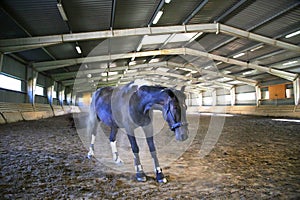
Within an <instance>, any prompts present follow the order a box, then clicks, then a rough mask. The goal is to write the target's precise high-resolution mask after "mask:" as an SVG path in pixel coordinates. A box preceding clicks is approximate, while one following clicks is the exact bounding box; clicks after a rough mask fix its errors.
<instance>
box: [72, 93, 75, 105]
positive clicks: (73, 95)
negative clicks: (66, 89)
mask: <svg viewBox="0 0 300 200" xmlns="http://www.w3.org/2000/svg"><path fill="white" fill-rule="evenodd" d="M72 105H73V106H75V105H76V94H74V91H73V92H72Z"/></svg>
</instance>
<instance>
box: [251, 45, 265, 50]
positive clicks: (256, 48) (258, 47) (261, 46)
mask: <svg viewBox="0 0 300 200" xmlns="http://www.w3.org/2000/svg"><path fill="white" fill-rule="evenodd" d="M263 47H264V45H259V46H257V47H254V48H253V49H251V50H250V51H256V50H258V49H261V48H263Z"/></svg>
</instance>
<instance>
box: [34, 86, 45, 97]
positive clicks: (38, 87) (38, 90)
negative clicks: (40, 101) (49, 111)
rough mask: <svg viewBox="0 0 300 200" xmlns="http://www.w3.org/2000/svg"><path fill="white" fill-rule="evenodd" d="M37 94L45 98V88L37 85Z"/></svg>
mask: <svg viewBox="0 0 300 200" xmlns="http://www.w3.org/2000/svg"><path fill="white" fill-rule="evenodd" d="M35 94H36V95H40V96H44V88H43V87H41V86H38V85H37V86H36V87H35Z"/></svg>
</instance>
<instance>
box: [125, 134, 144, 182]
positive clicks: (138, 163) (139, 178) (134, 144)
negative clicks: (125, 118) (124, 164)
mask: <svg viewBox="0 0 300 200" xmlns="http://www.w3.org/2000/svg"><path fill="white" fill-rule="evenodd" d="M127 136H128V139H129V142H130V145H131V149H132V152H133V155H134V167H135V170H136V176H135V177H136V180H137V181H139V182H145V181H146V180H147V177H146V174H145V173H144V170H143V167H142V164H141V161H140V156H139V147H138V145H137V142H136V139H135V136H134V132H133V131H132V132H128V131H127Z"/></svg>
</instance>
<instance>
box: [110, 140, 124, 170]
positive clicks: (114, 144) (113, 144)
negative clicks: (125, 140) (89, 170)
mask: <svg viewBox="0 0 300 200" xmlns="http://www.w3.org/2000/svg"><path fill="white" fill-rule="evenodd" d="M110 147H111V151H112V154H113V160H114V161H115V163H116V164H118V165H121V164H123V160H122V159H121V158H120V156H119V153H118V150H117V142H116V141H114V142H110Z"/></svg>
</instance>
